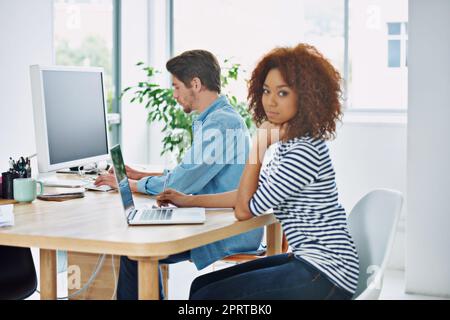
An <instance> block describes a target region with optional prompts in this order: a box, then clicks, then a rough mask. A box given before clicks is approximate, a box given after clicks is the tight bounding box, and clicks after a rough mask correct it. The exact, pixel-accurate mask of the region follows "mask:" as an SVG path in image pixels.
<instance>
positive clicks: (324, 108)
mask: <svg viewBox="0 0 450 320" xmlns="http://www.w3.org/2000/svg"><path fill="white" fill-rule="evenodd" d="M272 69H278V70H279V71H280V73H281V75H282V76H283V79H284V80H285V81H286V83H287V85H288V86H289V87H290V88H291V89H292V90H294V91H295V93H296V95H297V106H298V111H297V115H296V116H295V117H294V118H292V119H291V120H290V121H289V123H288V128H287V139H286V140H289V139H293V138H295V137H303V136H309V137H311V138H317V139H323V140H330V139H333V138H334V137H335V131H336V121H337V120H340V118H341V116H342V112H341V103H340V97H341V87H340V81H341V76H340V74H339V72H338V71H337V70H336V69H335V68H334V67H333V66H332V65H331V63H330V62H329V61H328V60H327V59H326V58H324V56H323V55H322V54H321V53H320V52H319V51H318V50H317V49H316V48H315V47H313V46H311V45H307V44H299V45H297V46H295V47H281V48H275V49H274V50H272V51H270V52H269V53H268V54H266V55H265V56H264V57H263V58H262V60H261V61H260V62H259V63H258V65H257V66H256V68H255V70H253V72H252V76H251V79H250V81H249V92H248V100H249V109H250V112H251V113H252V115H253V120H254V121H255V122H256V123H257V124H258V125H260V124H261V123H262V122H264V121H266V120H267V116H266V114H265V112H264V108H263V105H262V95H263V85H264V82H265V80H266V77H267V74H268V73H269V71H270V70H272Z"/></svg>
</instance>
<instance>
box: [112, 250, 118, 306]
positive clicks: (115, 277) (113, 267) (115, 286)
mask: <svg viewBox="0 0 450 320" xmlns="http://www.w3.org/2000/svg"><path fill="white" fill-rule="evenodd" d="M111 266H112V271H113V277H114V292H113V295H112V297H111V300H115V299H116V298H117V297H116V294H117V281H118V279H117V275H116V266H115V265H114V256H113V255H111Z"/></svg>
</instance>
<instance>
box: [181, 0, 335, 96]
mask: <svg viewBox="0 0 450 320" xmlns="http://www.w3.org/2000/svg"><path fill="white" fill-rule="evenodd" d="M196 13H199V14H198V16H196ZM200 13H201V14H200ZM343 21H344V1H343V0H329V1H326V5H324V2H322V1H316V0H279V1H274V0H245V1H241V0H190V1H185V0H174V1H173V36H174V38H173V46H174V48H173V53H174V54H175V55H176V54H179V53H181V52H183V51H185V50H191V49H198V48H202V49H206V50H209V51H211V52H212V53H214V54H215V55H216V56H217V57H218V58H219V60H220V61H223V60H224V59H231V61H232V62H234V63H239V64H241V69H242V70H245V71H246V73H245V74H244V75H243V77H242V81H241V82H240V83H239V84H236V86H235V87H230V89H232V90H233V93H234V94H235V95H236V96H238V97H239V98H240V99H241V100H242V101H245V99H246V93H247V92H246V91H247V89H246V85H245V82H244V81H243V79H248V78H249V76H250V74H249V73H250V72H251V71H252V70H253V68H254V67H255V65H256V62H257V61H258V59H259V58H260V57H261V56H262V55H263V54H265V53H266V52H268V51H269V50H270V49H272V48H274V47H276V46H284V45H295V44H297V43H299V42H306V43H310V44H313V45H315V46H316V47H317V48H318V49H319V50H321V51H322V52H323V53H324V54H325V55H326V56H327V57H328V58H329V59H330V60H331V61H332V62H333V64H334V65H335V66H336V67H337V68H338V69H339V70H340V71H341V72H342V71H343V68H344V23H343Z"/></svg>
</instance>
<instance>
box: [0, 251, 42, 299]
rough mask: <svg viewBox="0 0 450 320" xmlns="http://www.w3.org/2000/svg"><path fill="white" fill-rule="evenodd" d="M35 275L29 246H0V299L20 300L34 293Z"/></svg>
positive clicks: (35, 285)
mask: <svg viewBox="0 0 450 320" xmlns="http://www.w3.org/2000/svg"><path fill="white" fill-rule="evenodd" d="M36 287H37V276H36V270H35V268H34V262H33V257H32V255H31V250H30V249H29V248H18V247H8V246H0V300H21V299H25V298H27V297H29V296H30V295H31V294H33V293H34V291H35V290H36Z"/></svg>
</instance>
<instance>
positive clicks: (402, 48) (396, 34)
mask: <svg viewBox="0 0 450 320" xmlns="http://www.w3.org/2000/svg"><path fill="white" fill-rule="evenodd" d="M387 25H388V28H387V29H388V67H389V68H400V67H406V65H407V64H406V62H407V59H406V57H407V52H406V50H407V44H408V42H407V41H408V40H407V39H406V32H407V23H406V22H403V23H400V22H388V24H387Z"/></svg>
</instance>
